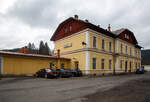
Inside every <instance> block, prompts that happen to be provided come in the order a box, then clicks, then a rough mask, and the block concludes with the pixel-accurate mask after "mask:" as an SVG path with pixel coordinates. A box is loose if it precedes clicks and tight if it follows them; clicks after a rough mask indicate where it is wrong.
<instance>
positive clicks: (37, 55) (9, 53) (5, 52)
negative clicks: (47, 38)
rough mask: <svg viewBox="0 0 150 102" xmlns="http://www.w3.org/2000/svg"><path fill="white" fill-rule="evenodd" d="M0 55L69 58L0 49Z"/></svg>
mask: <svg viewBox="0 0 150 102" xmlns="http://www.w3.org/2000/svg"><path fill="white" fill-rule="evenodd" d="M0 55H14V56H26V57H40V58H49V59H65V60H70V59H69V58H64V57H59V58H58V57H57V56H48V55H40V54H25V53H19V52H10V51H0Z"/></svg>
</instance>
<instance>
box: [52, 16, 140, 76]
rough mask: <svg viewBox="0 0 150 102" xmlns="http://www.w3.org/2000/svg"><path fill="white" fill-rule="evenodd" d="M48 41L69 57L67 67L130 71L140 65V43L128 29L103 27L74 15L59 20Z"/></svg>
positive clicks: (94, 71)
mask: <svg viewBox="0 0 150 102" xmlns="http://www.w3.org/2000/svg"><path fill="white" fill-rule="evenodd" d="M51 41H54V44H55V53H56V51H57V50H60V55H61V56H62V57H65V58H70V59H71V62H70V68H71V69H73V68H76V69H80V70H82V71H83V73H85V74H99V73H114V72H134V71H135V70H136V69H137V68H140V66H141V47H140V46H139V45H138V42H137V40H136V38H135V36H134V33H133V32H131V31H130V30H128V29H120V30H116V31H111V29H110V25H109V27H108V30H106V29H103V28H101V27H100V26H96V25H94V24H92V23H90V22H88V20H85V21H83V20H80V19H78V16H77V15H75V17H74V18H73V17H70V18H68V19H67V20H65V21H64V22H62V23H61V24H59V26H58V28H57V29H56V31H55V33H54V34H53V36H52V38H51Z"/></svg>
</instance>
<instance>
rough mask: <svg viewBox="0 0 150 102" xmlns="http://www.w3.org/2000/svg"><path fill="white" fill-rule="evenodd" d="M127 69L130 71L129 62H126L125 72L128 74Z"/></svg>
mask: <svg viewBox="0 0 150 102" xmlns="http://www.w3.org/2000/svg"><path fill="white" fill-rule="evenodd" d="M127 69H128V62H127V61H126V62H125V72H127Z"/></svg>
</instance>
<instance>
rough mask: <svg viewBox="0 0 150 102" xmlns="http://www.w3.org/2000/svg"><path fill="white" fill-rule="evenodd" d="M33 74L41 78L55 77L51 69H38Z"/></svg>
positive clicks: (55, 74)
mask: <svg viewBox="0 0 150 102" xmlns="http://www.w3.org/2000/svg"><path fill="white" fill-rule="evenodd" d="M35 76H36V77H42V78H56V77H57V73H56V72H55V71H53V70H51V69H40V70H39V71H37V72H36V74H35Z"/></svg>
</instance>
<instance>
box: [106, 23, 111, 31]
mask: <svg viewBox="0 0 150 102" xmlns="http://www.w3.org/2000/svg"><path fill="white" fill-rule="evenodd" d="M107 31H109V32H111V27H110V24H109V25H108V29H107Z"/></svg>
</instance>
